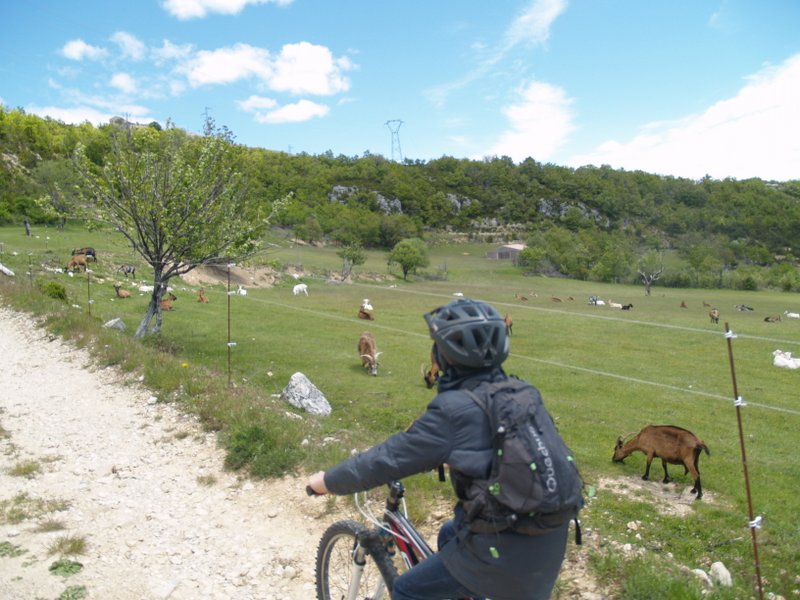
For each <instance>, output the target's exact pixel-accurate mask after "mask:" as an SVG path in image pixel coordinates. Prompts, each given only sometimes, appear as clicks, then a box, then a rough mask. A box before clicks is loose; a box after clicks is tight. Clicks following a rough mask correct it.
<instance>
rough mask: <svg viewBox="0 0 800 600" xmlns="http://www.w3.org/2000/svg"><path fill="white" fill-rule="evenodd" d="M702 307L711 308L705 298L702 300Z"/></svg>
mask: <svg viewBox="0 0 800 600" xmlns="http://www.w3.org/2000/svg"><path fill="white" fill-rule="evenodd" d="M703 308H711V305H710V304H709V303H708V302H706V301H705V300H703Z"/></svg>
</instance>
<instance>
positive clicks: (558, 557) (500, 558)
mask: <svg viewBox="0 0 800 600" xmlns="http://www.w3.org/2000/svg"><path fill="white" fill-rule="evenodd" d="M504 377H506V375H505V373H504V372H503V371H502V369H500V368H497V369H494V370H488V371H478V372H475V371H472V372H471V373H470V374H468V375H467V376H461V377H459V376H458V374H457V373H455V372H453V371H448V372H447V374H446V375H445V376H444V377H443V378H442V379H440V382H439V393H438V394H437V396H436V397H435V398H434V399H433V400H432V401H431V403H430V404H429V405H428V407H427V409H426V411H425V413H424V414H423V415H422V416H420V417H419V418H418V419H417V420H416V421H414V423H413V424H412V425H411V427H409V429H408V430H407V431H404V432H401V433H397V434H395V435H393V436H392V437H390V438H389V439H387V440H386V441H385V442H383V443H381V444H378V445H377V446H374V447H373V448H370V449H369V450H367V451H366V452H363V453H361V454H358V455H356V456H354V457H352V458H350V459H348V460H346V461H344V462H342V463H340V464H338V465H336V466H335V467H333V468H331V469H329V470H328V471H326V473H325V485H326V486H327V488H328V489H329V490H330V491H331V492H333V493H334V494H339V495H344V494H352V493H355V492H359V491H364V490H368V489H371V488H374V487H377V486H380V485H384V484H387V483H389V482H390V481H392V480H395V479H403V478H405V477H408V476H409V475H413V474H415V473H421V472H424V471H429V470H432V469H435V468H437V467H438V466H439V465H441V464H443V463H447V464H448V465H449V467H450V474H451V479H452V481H453V486H454V488H455V491H456V496H457V497H458V498H459V501H458V503H457V504H456V507H455V512H454V521H455V526H456V531H457V536H456V538H455V539H454V540H452V541H451V542H450V543H449V544H447V545H446V546H445V547H444V548H442V549H441V553H442V558H443V560H444V563H445V565H446V566H447V569H448V570H449V571H450V573H451V574H452V575H453V577H455V578H456V579H458V580H459V582H461V583H462V584H463V585H464V586H466V587H467V588H469V589H471V590H473V591H474V592H476V593H478V594H481V595H483V596H488V597H491V598H492V599H493V600H531V599H539V598H542V599H546V598H549V597H550V592H551V590H552V588H553V585H554V584H555V580H556V577H557V576H558V572H559V569H560V567H561V561H562V559H563V556H564V550H565V546H566V536H567V530H568V527H569V525H568V524H566V525H564V526H563V527H561V528H559V529H556V530H554V531H553V532H550V533H548V534H546V535H538V536H527V535H520V534H516V533H513V532H503V533H498V534H474V533H472V532H469V531H468V530H467V528H466V524H465V523H464V521H463V509H462V508H461V500H462V499H463V498H464V495H463V491H464V489H465V484H466V482H468V481H469V480H470V479H473V478H486V477H487V475H488V471H489V467H490V462H491V453H492V433H491V431H490V428H489V422H488V418H487V417H486V415H485V413H484V412H483V410H482V409H481V408H480V407H479V406H478V405H477V404H476V403H475V402H474V401H473V400H472V399H471V398H470V397H469V396H467V395H466V394H464V393H463V392H461V391H459V390H460V389H461V388H462V387H466V388H467V389H473V388H474V387H476V386H477V385H478V384H479V383H481V382H483V381H492V380H496V379H502V378H504Z"/></svg>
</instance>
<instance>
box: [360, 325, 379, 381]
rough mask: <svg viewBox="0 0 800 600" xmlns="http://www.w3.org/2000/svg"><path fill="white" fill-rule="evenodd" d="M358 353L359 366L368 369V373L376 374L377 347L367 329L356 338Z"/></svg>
mask: <svg viewBox="0 0 800 600" xmlns="http://www.w3.org/2000/svg"><path fill="white" fill-rule="evenodd" d="M358 354H359V356H361V366H362V367H364V368H365V369H367V370H368V371H369V374H370V375H373V376H377V375H378V365H379V364H380V363H378V357H379V356H380V355H381V353H380V352H378V347H377V346H376V345H375V338H374V337H372V334H371V333H370V332H369V331H365V332H364V333H362V334H361V337H360V338H358Z"/></svg>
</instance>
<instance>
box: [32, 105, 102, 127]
mask: <svg viewBox="0 0 800 600" xmlns="http://www.w3.org/2000/svg"><path fill="white" fill-rule="evenodd" d="M25 112H27V113H29V114H34V115H39V116H40V117H50V118H51V119H56V120H57V121H62V122H64V123H67V124H73V125H78V124H80V123H85V122H87V121H88V122H89V123H92V124H93V125H104V124H106V123H108V121H109V120H110V119H111V117H113V116H115V115H114V114H113V113H108V112H102V111H99V110H97V109H96V108H91V107H88V106H80V107H73V108H62V107H59V106H26V107H25Z"/></svg>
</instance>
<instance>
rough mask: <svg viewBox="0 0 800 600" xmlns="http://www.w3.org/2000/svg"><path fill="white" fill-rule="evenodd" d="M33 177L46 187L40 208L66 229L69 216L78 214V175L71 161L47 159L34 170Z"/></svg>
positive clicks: (60, 227) (60, 226) (59, 226)
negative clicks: (65, 225)
mask: <svg viewBox="0 0 800 600" xmlns="http://www.w3.org/2000/svg"><path fill="white" fill-rule="evenodd" d="M32 174H33V179H34V180H35V181H36V182H37V183H38V184H39V185H40V186H41V187H42V188H43V189H44V191H45V196H44V197H42V198H41V202H40V203H39V205H40V208H41V209H42V211H43V212H44V214H45V215H48V214H49V215H51V216H52V217H53V218H54V219H56V220H57V221H58V228H59V229H64V224H65V223H66V220H67V217H68V216H70V215H72V216H76V215H75V212H76V209H77V208H78V205H77V202H78V198H79V196H80V193H79V191H78V185H79V181H78V176H77V174H76V173H75V169H74V168H73V165H72V163H71V162H70V161H68V160H66V159H59V160H46V161H43V162H42V163H40V164H39V165H38V166H37V167H36V168H35V169H34V170H33V173H32Z"/></svg>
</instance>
